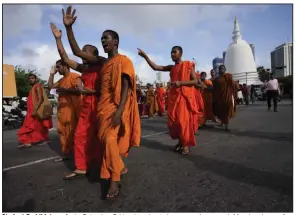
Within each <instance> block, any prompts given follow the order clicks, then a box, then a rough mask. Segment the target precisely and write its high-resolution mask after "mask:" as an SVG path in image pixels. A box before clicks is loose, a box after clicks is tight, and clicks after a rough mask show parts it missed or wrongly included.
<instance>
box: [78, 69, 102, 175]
mask: <svg viewBox="0 0 297 215" xmlns="http://www.w3.org/2000/svg"><path fill="white" fill-rule="evenodd" d="M99 72H100V67H98V66H95V67H91V68H89V69H87V70H85V71H84V72H83V73H82V75H81V76H80V78H81V80H82V83H83V85H84V87H85V88H88V89H91V90H96V88H97V86H98V85H99V84H100V83H99V77H100V74H99ZM97 103H98V96H97V95H83V96H82V104H81V110H80V114H79V120H78V123H77V127H76V131H75V135H74V155H75V156H74V161H75V166H76V168H77V169H79V170H87V166H89V164H90V163H91V162H92V161H95V160H94V159H96V160H97V161H98V162H99V161H100V157H101V156H100V152H101V150H100V148H99V147H98V145H99V144H98V141H97V139H98V138H97V131H98V128H97Z"/></svg>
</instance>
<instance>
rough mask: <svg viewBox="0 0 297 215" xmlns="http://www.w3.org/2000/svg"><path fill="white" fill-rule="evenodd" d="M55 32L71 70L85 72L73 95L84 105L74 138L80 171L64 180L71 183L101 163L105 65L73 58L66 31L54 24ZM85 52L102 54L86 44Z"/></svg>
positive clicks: (61, 52) (76, 160) (75, 158)
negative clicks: (101, 88)
mask: <svg viewBox="0 0 297 215" xmlns="http://www.w3.org/2000/svg"><path fill="white" fill-rule="evenodd" d="M69 19H70V18H69ZM64 21H65V17H64ZM51 29H52V32H53V35H54V37H55V39H56V44H57V48H58V52H59V54H60V56H61V58H62V60H63V61H64V62H65V64H67V66H69V67H70V68H71V69H73V70H76V71H78V72H80V73H82V76H80V79H78V86H77V89H75V91H72V92H69V93H73V94H81V95H82V105H81V110H80V115H79V120H78V124H77V127H76V131H75V135H74V161H75V162H74V163H75V167H76V169H75V170H74V171H73V172H72V173H71V174H69V175H67V176H65V177H64V179H65V180H69V179H74V178H78V177H80V176H85V175H86V172H87V167H89V166H90V163H91V162H92V161H93V160H97V161H98V163H99V160H100V155H99V154H100V150H99V148H98V147H99V146H100V145H99V143H98V141H97V117H96V114H97V103H98V95H96V94H98V92H96V90H97V89H96V88H97V87H98V85H99V77H100V69H101V65H100V64H95V63H92V62H89V61H88V60H87V59H85V58H82V60H83V64H80V63H78V62H76V61H73V60H71V59H69V58H68V55H67V53H66V52H65V49H64V46H63V43H62V40H61V37H62V31H61V30H59V29H57V28H56V26H55V25H54V24H52V23H51ZM83 52H86V53H89V54H90V55H93V56H98V54H99V52H98V49H97V48H96V47H94V46H92V45H85V46H84V47H83ZM96 157H97V159H96ZM87 164H88V165H87Z"/></svg>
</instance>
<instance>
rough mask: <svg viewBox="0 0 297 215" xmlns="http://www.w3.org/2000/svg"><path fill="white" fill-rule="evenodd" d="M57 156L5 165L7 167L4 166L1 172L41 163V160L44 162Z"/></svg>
mask: <svg viewBox="0 0 297 215" xmlns="http://www.w3.org/2000/svg"><path fill="white" fill-rule="evenodd" d="M58 157H59V156H55V157H49V158H44V159H40V160H36V161H31V162H28V163H24V164H20V165H16V166H11V167H7V168H4V169H3V172H5V171H8V170H11V169H18V168H21V167H25V166H31V165H33V164H37V163H42V162H45V161H50V160H54V159H56V158H58Z"/></svg>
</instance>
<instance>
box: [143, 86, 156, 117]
mask: <svg viewBox="0 0 297 215" xmlns="http://www.w3.org/2000/svg"><path fill="white" fill-rule="evenodd" d="M146 105H147V108H148V118H150V119H151V118H153V117H154V115H155V113H156V112H158V103H157V99H156V93H155V91H154V88H153V86H152V85H151V84H147V92H146Z"/></svg>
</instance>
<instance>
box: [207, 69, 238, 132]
mask: <svg viewBox="0 0 297 215" xmlns="http://www.w3.org/2000/svg"><path fill="white" fill-rule="evenodd" d="M219 72H220V73H219V76H218V77H217V78H215V79H214V80H213V81H212V83H213V91H212V98H213V113H214V115H215V116H217V117H218V118H219V119H220V121H221V125H222V126H223V125H225V130H226V131H230V130H229V127H228V126H229V122H230V119H231V118H232V117H233V116H234V107H233V103H234V101H233V94H234V82H233V80H232V75H231V74H230V73H226V67H225V66H224V65H221V66H220V67H219Z"/></svg>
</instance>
